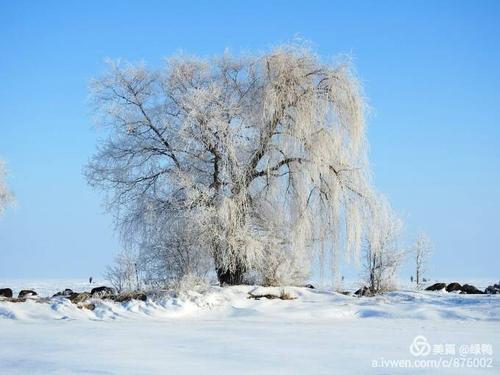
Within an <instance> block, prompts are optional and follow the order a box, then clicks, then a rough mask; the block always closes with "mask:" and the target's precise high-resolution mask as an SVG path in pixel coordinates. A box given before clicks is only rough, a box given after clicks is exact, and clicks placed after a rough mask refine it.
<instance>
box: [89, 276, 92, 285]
mask: <svg viewBox="0 0 500 375" xmlns="http://www.w3.org/2000/svg"><path fill="white" fill-rule="evenodd" d="M89 284H92V276H90V277H89Z"/></svg>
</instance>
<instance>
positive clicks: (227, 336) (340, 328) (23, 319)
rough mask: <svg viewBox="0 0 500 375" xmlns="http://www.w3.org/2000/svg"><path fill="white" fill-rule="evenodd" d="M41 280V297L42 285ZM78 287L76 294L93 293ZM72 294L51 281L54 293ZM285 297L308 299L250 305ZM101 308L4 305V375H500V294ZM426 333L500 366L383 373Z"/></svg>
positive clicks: (312, 293)
mask: <svg viewBox="0 0 500 375" xmlns="http://www.w3.org/2000/svg"><path fill="white" fill-rule="evenodd" d="M2 284H3V283H2ZM33 284H36V285H37V286H38V290H40V289H41V285H42V283H33ZM77 284H78V283H75V284H74V285H73V288H74V289H75V290H88V289H89V288H88V284H87V285H84V284H81V285H80V287H81V288H79V287H78V285H77ZM11 285H12V284H11ZM68 286H69V287H71V285H70V284H68V283H66V284H61V285H60V287H59V288H53V289H51V288H50V287H49V285H46V287H45V289H44V290H45V291H47V293H45V294H51V293H52V292H55V291H57V290H60V289H64V288H65V287H68ZM73 288H72V289H73ZM282 290H285V291H286V292H287V293H288V294H289V295H290V296H291V297H294V298H296V299H293V300H280V299H272V300H268V299H265V298H263V299H260V300H254V299H248V298H247V297H248V296H249V294H248V292H251V293H252V294H275V295H279V294H280V293H281V291H282ZM49 292H50V293H49ZM41 294H42V293H41ZM94 302H95V304H96V309H95V310H94V311H89V310H85V309H78V308H77V307H75V305H73V304H71V303H70V302H69V301H67V300H65V299H63V298H60V299H55V300H52V301H51V302H50V303H39V302H36V301H35V300H33V301H28V302H25V303H11V302H5V301H4V302H0V333H1V334H0V348H2V349H1V350H0V373H1V374H17V373H19V374H24V373H30V374H31V373H34V374H48V373H59V374H67V373H87V374H88V373H91V374H164V373H172V374H200V373H209V374H210V373H217V374H220V373H238V374H239V373H242V374H255V373H265V374H339V373H340V374H343V373H345V374H387V373H401V374H412V373H415V374H428V373H442V372H444V373H450V374H452V373H453V374H457V373H458V374H471V373H477V374H496V373H498V367H497V363H498V361H499V359H500V357H499V355H498V353H499V352H500V330H499V328H500V296H498V295H496V296H489V295H478V296H474V295H459V294H454V293H446V292H419V291H411V290H407V291H399V292H392V293H388V294H385V295H382V296H379V297H374V298H356V297H351V296H345V295H342V294H339V293H335V292H333V291H329V290H317V289H315V290H311V289H306V288H292V287H287V288H262V287H253V286H239V287H230V288H218V287H210V288H208V289H206V290H203V291H200V292H190V293H186V294H183V295H181V296H175V295H173V294H165V295H164V296H162V297H159V298H157V299H155V300H154V301H147V302H140V301H132V302H128V303H124V304H118V303H114V302H107V301H99V300H96V301H94ZM417 335H424V336H425V337H426V338H427V339H428V340H429V342H430V343H448V344H455V345H457V346H459V345H461V344H488V345H491V346H492V348H493V354H492V356H490V358H492V359H493V367H491V368H459V369H456V368H455V369H425V370H423V369H405V368H398V369H394V368H392V369H390V368H389V369H387V368H385V369H380V368H373V367H372V361H373V360H378V359H380V358H385V359H414V357H413V356H412V355H411V354H410V353H409V346H410V344H411V343H412V341H413V339H414V338H415V336H417Z"/></svg>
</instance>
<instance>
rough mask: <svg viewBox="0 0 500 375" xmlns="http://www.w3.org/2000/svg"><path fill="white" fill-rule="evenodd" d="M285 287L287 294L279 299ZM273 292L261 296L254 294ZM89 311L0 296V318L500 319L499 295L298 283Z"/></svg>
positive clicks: (56, 301)
mask: <svg viewBox="0 0 500 375" xmlns="http://www.w3.org/2000/svg"><path fill="white" fill-rule="evenodd" d="M282 293H286V294H287V295H288V296H289V297H290V298H291V299H289V300H282V299H280V298H279V296H280V295H281V294H282ZM262 295H271V296H276V297H277V298H266V297H262V298H260V299H255V298H252V296H262ZM90 302H91V303H93V304H94V305H95V309H94V310H93V311H91V310H88V309H85V308H78V307H77V306H76V305H74V304H72V303H71V302H70V301H69V300H67V299H65V298H53V299H51V300H50V301H49V302H48V303H47V302H42V301H37V300H28V301H26V302H23V303H14V302H6V301H1V302H0V319H7V320H108V321H109V320H117V319H152V320H165V319H168V320H172V319H201V320H210V319H221V318H222V319H238V320H251V321H263V320H280V319H283V318H285V317H286V319H287V320H291V321H321V320H323V321H324V320H338V319H370V318H379V319H380V318H382V319H413V320H458V321H467V320H474V321H500V296H499V295H457V294H451V293H450V294H448V293H432V292H415V291H404V292H392V293H387V294H383V295H380V296H377V297H372V298H369V297H367V298H365V297H363V298H357V297H352V296H346V295H343V294H339V293H335V292H332V291H329V290H319V289H307V288H297V287H285V288H283V287H281V288H264V287H256V286H234V287H225V288H220V287H210V288H207V289H206V290H204V291H200V292H194V291H191V292H185V293H182V294H180V295H175V294H173V293H171V294H168V293H165V294H163V295H159V296H155V297H154V298H151V299H148V300H147V301H145V302H143V301H136V300H132V301H129V302H125V303H115V302H112V301H109V300H100V299H93V300H91V301H90Z"/></svg>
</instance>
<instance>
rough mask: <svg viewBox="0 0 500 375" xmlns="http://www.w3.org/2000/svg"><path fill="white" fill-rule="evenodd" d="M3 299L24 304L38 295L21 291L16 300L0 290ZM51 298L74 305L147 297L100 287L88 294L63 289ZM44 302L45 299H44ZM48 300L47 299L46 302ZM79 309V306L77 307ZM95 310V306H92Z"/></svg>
mask: <svg viewBox="0 0 500 375" xmlns="http://www.w3.org/2000/svg"><path fill="white" fill-rule="evenodd" d="M1 297H3V298H4V299H7V300H8V301H11V302H24V301H25V300H26V299H27V298H38V294H37V293H36V292H35V291H33V290H21V291H20V292H19V294H18V297H17V298H13V292H12V289H10V288H3V289H0V298H1ZM52 298H67V299H69V300H70V301H71V302H72V303H74V304H83V303H85V302H87V301H88V300H90V299H92V298H99V299H109V300H112V301H115V302H128V301H131V300H140V301H146V300H147V295H146V294H145V293H143V292H128V293H120V294H117V293H116V292H115V290H114V289H113V288H110V287H107V286H100V287H97V288H93V289H92V290H91V291H90V293H89V292H73V291H72V290H71V289H64V290H63V291H61V292H57V293H55V294H54V295H53V296H52ZM44 300H45V299H44ZM48 300H49V299H48V298H47V301H48ZM91 305H93V304H87V305H82V306H83V307H85V308H89V309H90V310H93V308H91V307H92V306H91ZM79 307H81V306H79ZM94 308H95V305H94Z"/></svg>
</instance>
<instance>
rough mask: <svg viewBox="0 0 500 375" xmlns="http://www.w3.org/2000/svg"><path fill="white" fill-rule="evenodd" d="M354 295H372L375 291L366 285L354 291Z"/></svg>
mask: <svg viewBox="0 0 500 375" xmlns="http://www.w3.org/2000/svg"><path fill="white" fill-rule="evenodd" d="M354 295H355V296H358V297H372V296H373V293H372V292H371V290H370V288H368V287H367V286H364V287H362V288H360V289H358V290H356V291H355V292H354Z"/></svg>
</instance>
